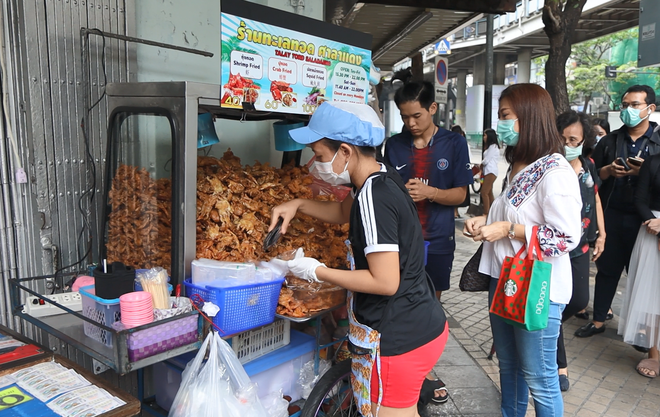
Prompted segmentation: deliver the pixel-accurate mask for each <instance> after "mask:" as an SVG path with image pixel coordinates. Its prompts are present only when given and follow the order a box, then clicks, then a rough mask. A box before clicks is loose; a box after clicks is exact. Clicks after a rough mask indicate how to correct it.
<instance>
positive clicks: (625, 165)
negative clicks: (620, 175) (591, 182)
mask: <svg viewBox="0 0 660 417" xmlns="http://www.w3.org/2000/svg"><path fill="white" fill-rule="evenodd" d="M614 163H615V164H617V165H619V166H622V167H623V168H625V170H626V171H630V170H631V169H632V168H630V165H628V163H627V162H626V160H625V159H623V158H622V157H618V158H616V159H615V160H614Z"/></svg>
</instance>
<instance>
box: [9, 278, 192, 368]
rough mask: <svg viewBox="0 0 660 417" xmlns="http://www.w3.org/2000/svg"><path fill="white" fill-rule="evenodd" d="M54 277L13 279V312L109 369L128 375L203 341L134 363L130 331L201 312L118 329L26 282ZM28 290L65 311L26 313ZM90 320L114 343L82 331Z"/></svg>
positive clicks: (189, 350) (184, 351)
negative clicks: (24, 302)
mask: <svg viewBox="0 0 660 417" xmlns="http://www.w3.org/2000/svg"><path fill="white" fill-rule="evenodd" d="M80 273H82V271H79V272H75V273H73V272H72V273H68V274H66V275H65V276H73V275H77V274H80ZM51 278H53V275H44V276H40V277H32V278H21V279H11V280H10V286H11V298H12V310H13V314H14V315H15V316H17V317H20V318H22V319H24V320H26V321H28V322H30V323H32V324H34V325H35V326H37V327H38V328H40V329H43V330H44V331H46V332H48V333H50V334H52V335H53V336H56V337H58V338H60V339H62V340H63V341H65V342H66V343H68V344H70V345H72V346H74V347H75V348H77V349H79V350H80V351H82V352H84V353H86V354H88V355H89V356H91V357H92V358H94V359H96V360H98V361H99V362H101V363H103V364H104V365H106V366H107V367H108V368H110V369H113V370H114V371H116V372H117V373H119V374H120V375H125V374H127V373H129V372H131V371H135V370H138V369H142V368H144V367H147V366H149V365H153V364H154V363H157V362H161V361H164V360H166V359H169V358H172V357H175V356H179V355H181V354H184V353H186V352H191V351H194V350H198V349H199V348H200V346H201V344H202V343H201V341H200V340H197V341H196V342H195V343H191V344H188V345H184V346H180V347H178V348H175V349H171V350H168V351H165V352H163V353H159V354H156V355H153V356H149V357H147V358H144V359H140V360H138V361H135V362H131V361H130V359H129V356H128V345H127V341H128V338H129V336H130V335H131V334H133V333H135V332H137V331H140V330H146V329H149V328H152V327H156V326H159V325H161V324H165V323H168V322H171V321H175V320H179V319H181V318H183V317H188V316H191V315H198V314H199V313H198V312H197V310H195V309H193V310H192V311H191V312H190V313H184V314H180V315H177V316H172V317H170V318H167V319H163V320H158V321H154V322H153V323H149V324H145V325H143V326H139V327H134V328H131V329H126V330H119V331H118V330H115V329H113V328H112V327H108V326H105V325H103V324H101V323H98V322H96V321H94V320H92V319H90V318H88V317H85V316H84V315H83V314H81V313H79V312H76V311H73V310H71V309H69V308H68V307H65V306H63V305H61V304H59V303H57V302H55V301H53V300H51V299H50V298H48V297H47V296H45V295H41V294H39V293H37V292H36V291H33V290H31V289H30V288H28V287H26V286H25V284H28V283H31V282H39V281H45V280H47V279H51ZM22 293H26V294H29V295H33V296H35V297H38V298H39V299H40V300H43V301H44V302H46V303H49V304H51V305H53V306H55V307H57V308H59V309H61V310H62V314H57V315H53V316H47V317H39V318H36V317H33V316H31V315H30V314H27V313H25V312H24V311H23V305H22V303H21V301H20V300H21V295H22ZM84 322H88V323H91V324H93V325H94V326H96V327H99V328H101V329H103V330H106V331H108V332H110V334H111V335H112V346H111V347H109V346H106V345H104V344H103V343H101V342H98V341H96V340H94V339H92V338H90V337H88V336H86V335H85V333H84V330H83V323H84ZM197 330H198V334H199V335H201V334H202V320H201V318H198V324H197Z"/></svg>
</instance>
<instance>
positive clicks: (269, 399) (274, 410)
mask: <svg viewBox="0 0 660 417" xmlns="http://www.w3.org/2000/svg"><path fill="white" fill-rule="evenodd" d="M260 399H261V404H262V405H263V406H264V408H265V409H266V410H268V415H269V416H270V417H289V410H288V409H289V402H288V401H287V400H285V399H284V393H283V392H282V390H279V391H277V392H271V393H270V394H268V395H266V396H265V397H263V398H260Z"/></svg>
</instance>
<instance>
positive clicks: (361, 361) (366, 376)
mask: <svg viewBox="0 0 660 417" xmlns="http://www.w3.org/2000/svg"><path fill="white" fill-rule="evenodd" d="M345 243H346V246H348V254H347V257H348V261H349V264H350V266H351V270H352V271H354V270H355V258H354V257H353V248H352V246H351V242H350V240H346V241H345ZM411 258H412V257H411V256H408V259H407V260H406V264H405V266H404V268H403V271H404V272H405V271H406V270H407V269H408V264H409V261H410V259H411ZM427 278H428V275H427ZM395 295H396V294H395ZM395 295H393V296H391V297H390V299H389V300H388V301H387V305H386V306H385V310H384V311H383V319H382V321H383V322H384V321H385V318H386V316H387V313H388V312H389V310H390V307H391V306H392V302H393V301H394V296H395ZM346 304H347V308H348V324H349V333H348V341H349V343H348V347H349V350H350V351H351V354H352V355H351V356H352V362H351V386H352V388H353V397H354V398H355V403H356V405H357V408H358V410H359V411H360V414H362V416H363V417H374V416H378V410H380V403H381V402H382V400H383V381H382V379H381V377H380V370H381V367H380V336H381V334H380V333H379V332H378V330H375V329H372V328H371V327H369V326H367V325H366V324H362V323H360V322H359V321H358V320H357V318H356V317H355V314H354V308H353V292H352V291H347V295H346ZM356 350H359V352H356ZM374 365H376V369H377V370H378V372H377V375H378V403H377V404H378V405H377V407H376V410H375V413H374V410H372V409H371V378H372V376H373V369H374Z"/></svg>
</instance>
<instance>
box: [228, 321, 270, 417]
mask: <svg viewBox="0 0 660 417" xmlns="http://www.w3.org/2000/svg"><path fill="white" fill-rule="evenodd" d="M216 343H217V345H218V350H219V357H220V360H221V361H222V362H223V363H224V365H225V367H226V368H227V374H228V375H229V380H230V381H231V385H232V388H233V390H234V393H235V394H236V398H237V399H238V402H239V404H240V407H241V416H242V417H268V413H267V412H266V410H265V409H264V407H263V405H262V404H261V401H260V400H259V397H258V396H257V386H256V385H255V384H253V383H252V381H250V377H249V376H248V374H247V373H246V372H245V369H244V368H243V365H242V364H241V362H240V361H239V360H238V357H237V356H236V353H235V352H234V350H233V349H232V348H231V346H229V343H227V342H226V341H225V340H223V339H222V337H220V336H219V335H218V334H217V333H216Z"/></svg>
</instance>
